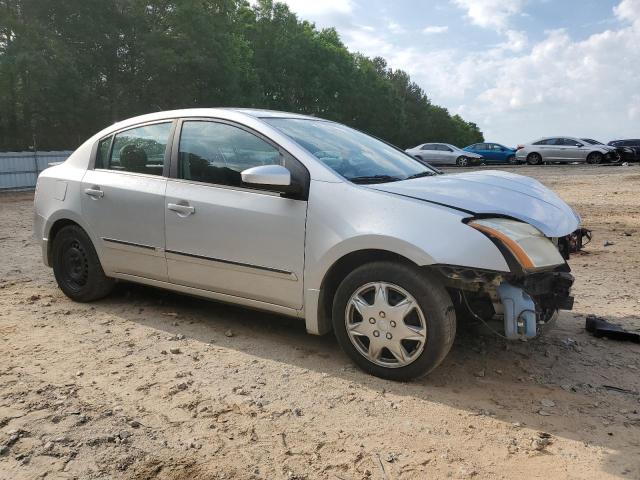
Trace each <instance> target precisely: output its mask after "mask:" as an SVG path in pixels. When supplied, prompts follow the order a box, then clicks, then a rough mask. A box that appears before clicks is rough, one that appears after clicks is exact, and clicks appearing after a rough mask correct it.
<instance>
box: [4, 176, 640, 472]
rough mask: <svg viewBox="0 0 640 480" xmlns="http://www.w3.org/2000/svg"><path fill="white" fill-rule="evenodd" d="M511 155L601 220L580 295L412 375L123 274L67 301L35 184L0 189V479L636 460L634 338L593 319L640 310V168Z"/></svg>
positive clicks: (283, 322) (639, 358) (474, 339)
mask: <svg viewBox="0 0 640 480" xmlns="http://www.w3.org/2000/svg"><path fill="white" fill-rule="evenodd" d="M516 171H517V172H518V173H523V174H526V175H531V176H534V177H536V178H538V179H539V180H541V181H542V182H543V183H544V184H546V185H548V186H549V187H551V188H552V189H554V190H555V191H557V192H559V194H560V195H561V196H562V197H563V198H564V199H565V200H567V201H568V202H569V203H570V204H571V205H573V206H574V207H575V208H576V209H577V210H578V211H579V212H580V213H581V215H582V216H583V219H584V224H585V225H586V226H587V227H589V228H592V229H593V231H594V234H595V238H594V241H593V243H592V244H591V245H589V246H588V247H587V248H586V250H585V251H584V253H582V254H580V255H576V256H574V257H573V258H572V259H571V261H570V265H571V267H572V269H573V271H574V273H575V275H576V277H577V281H576V285H575V289H574V293H575V295H576V303H575V308H574V310H573V311H572V312H564V313H562V314H561V316H560V318H559V321H558V323H557V325H556V326H555V328H554V329H553V330H551V331H550V332H549V333H548V335H547V336H545V337H543V338H540V339H538V340H535V341H530V342H527V343H522V342H515V343H509V342H505V341H503V340H501V339H499V338H497V337H492V336H478V335H477V334H475V333H471V332H470V331H468V330H465V329H464V328H460V329H459V335H458V338H457V339H456V342H455V345H454V347H453V350H452V352H451V353H450V354H449V356H448V357H447V358H446V359H445V361H444V363H443V364H442V365H441V366H440V367H439V368H438V369H437V370H436V371H435V372H434V373H433V374H431V375H430V376H429V377H427V378H423V379H421V380H419V381H416V382H412V383H393V382H389V381H384V380H380V379H377V378H374V377H371V376H368V375H366V374H364V373H362V372H361V371H359V370H357V369H356V368H354V367H353V366H352V364H351V363H350V362H349V360H348V359H347V357H346V356H345V355H344V354H343V353H342V352H341V351H340V350H339V348H338V346H337V344H336V342H335V340H334V338H333V337H332V336H326V337H314V336H310V335H307V334H306V333H305V330H304V326H303V324H302V323H301V322H300V321H296V320H293V319H287V318H283V317H279V316H274V315H269V314H264V313H260V312H255V311H250V310H244V309H240V308H235V307H231V306H227V305H223V304H220V303H214V302H209V301H205V300H199V299H194V298H191V297H187V296H182V295H178V294H174V293H170V292H165V291H160V290H156V289H152V288H147V287H142V286H135V285H130V284H120V285H119V286H118V288H117V289H116V291H115V292H114V293H113V294H112V295H111V296H109V297H108V298H106V299H104V300H102V301H100V302H96V303H93V304H77V303H73V302H71V301H70V300H68V299H67V298H66V297H65V296H64V295H63V294H62V293H61V291H60V290H58V288H57V287H56V284H55V281H54V278H53V274H52V272H51V270H49V269H48V268H45V267H44V266H43V265H42V263H41V260H40V251H39V247H38V246H37V245H36V243H35V242H34V241H33V240H32V238H31V218H32V213H31V201H32V198H31V194H29V193H20V194H6V193H5V194H2V195H0V354H1V356H0V359H1V361H0V479H2V480H19V479H37V478H47V479H49V478H56V479H57V478H61V479H71V478H77V479H111V478H115V479H120V478H122V479H148V478H153V479H167V480H168V479H173V480H177V479H198V480H201V479H223V478H226V479H316V478H317V479H325V478H326V479H334V480H335V479H337V480H348V479H369V478H370V479H385V480H387V479H424V478H430V479H434V478H454V479H457V478H490V479H493V478H496V479H497V478H504V479H512V478H544V479H557V478H572V479H586V478H594V479H596V478H597V479H607V478H629V479H639V478H640V455H639V453H640V395H639V392H640V355H639V354H640V345H638V344H630V343H620V342H615V341H611V340H606V339H595V338H593V337H591V336H590V335H588V334H587V333H586V332H585V331H584V322H585V316H586V315H587V314H597V315H601V316H603V317H605V318H607V319H608V320H610V321H613V322H616V323H619V324H621V325H623V326H625V327H627V328H629V329H633V330H638V329H640V248H639V246H638V244H639V242H640V196H639V195H640V167H638V166H631V167H586V166H585V167H578V166H567V167H538V168H535V167H521V168H518V169H517V170H516ZM605 241H608V242H611V243H613V244H612V245H609V246H604V243H605ZM460 330H462V331H460Z"/></svg>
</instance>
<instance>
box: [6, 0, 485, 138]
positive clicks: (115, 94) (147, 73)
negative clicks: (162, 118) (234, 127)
mask: <svg viewBox="0 0 640 480" xmlns="http://www.w3.org/2000/svg"><path fill="white" fill-rule="evenodd" d="M216 106H250V107H260V108H271V109H277V110H286V111H293V112H300V113H305V114H309V115H316V116H319V117H323V118H328V119H332V120H336V121H340V122H343V123H346V124H348V125H352V126H354V127H355V128H359V129H361V130H364V131H366V132H369V133H372V134H374V135H376V136H379V137H381V138H384V139H385V140H388V141H390V142H392V143H395V144H397V145H399V146H402V147H408V146H413V145H416V144H418V143H422V142H426V141H432V140H440V141H447V142H451V143H456V144H458V145H463V144H468V143H474V142H477V141H481V140H482V133H481V132H480V130H479V129H478V127H477V125H475V124H473V123H467V122H465V121H464V120H463V119H462V118H461V117H459V116H457V115H455V116H451V115H450V114H449V112H447V111H446V110H445V109H443V108H441V107H438V106H435V105H433V104H432V103H431V102H430V101H429V99H428V97H427V96H426V94H425V93H424V92H423V91H422V89H421V88H420V87H419V86H418V85H416V84H415V83H414V82H412V81H411V79H410V78H409V76H408V75H407V74H406V73H405V72H402V71H399V70H392V69H390V68H389V67H388V65H387V63H386V61H385V60H384V59H382V58H374V59H370V58H367V57H365V56H363V55H361V54H358V53H351V52H349V51H348V49H347V48H346V47H345V45H344V44H343V43H342V41H341V40H340V37H339V35H338V33H337V32H336V30H335V29H331V28H329V29H324V30H318V29H317V28H316V27H315V25H314V24H312V23H309V22H306V21H300V20H299V19H298V18H297V17H296V15H295V14H293V13H292V12H291V11H290V10H289V8H288V7H287V6H286V5H285V4H282V3H274V2H273V1H272V0H259V1H258V3H257V4H256V5H254V6H251V5H249V3H248V2H247V1H246V0H0V149H1V150H7V149H16V150H17V149H27V148H30V147H31V146H34V143H35V144H36V146H37V147H38V148H40V149H62V148H74V147H76V146H77V145H79V144H80V143H81V142H82V141H83V139H85V138H87V137H89V136H90V135H91V134H93V133H95V132H96V131H98V130H100V129H101V128H103V127H105V126H107V125H109V124H111V123H113V122H115V121H118V120H121V119H124V118H127V117H130V116H133V115H137V114H142V113H146V112H151V111H157V110H165V109H172V108H185V107H216Z"/></svg>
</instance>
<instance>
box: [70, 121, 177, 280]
mask: <svg viewBox="0 0 640 480" xmlns="http://www.w3.org/2000/svg"><path fill="white" fill-rule="evenodd" d="M173 128H174V122H173V121H163V122H156V123H152V124H146V125H141V126H136V127H133V128H129V129H127V130H124V131H120V132H118V133H116V134H115V135H110V136H108V137H106V138H104V139H102V140H101V141H100V142H99V143H98V147H97V151H96V154H95V160H94V166H93V168H91V169H89V170H87V172H86V174H85V176H84V178H83V180H82V192H83V195H82V215H83V217H84V218H85V219H86V220H87V222H89V225H90V227H91V229H92V231H93V232H94V233H95V236H96V237H98V238H97V240H96V241H97V242H98V245H97V246H98V251H99V252H100V253H101V261H102V266H103V268H104V269H105V270H106V271H107V272H113V273H119V274H128V275H134V276H139V277H144V278H150V279H155V280H165V281H166V279H167V266H166V260H165V257H164V247H165V242H164V194H165V189H166V186H167V178H166V176H165V175H166V174H168V171H169V169H168V166H169V150H170V149H169V148H168V145H169V141H170V140H169V139H170V138H171V132H172V130H173Z"/></svg>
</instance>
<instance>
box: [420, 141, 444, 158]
mask: <svg viewBox="0 0 640 480" xmlns="http://www.w3.org/2000/svg"><path fill="white" fill-rule="evenodd" d="M438 153H439V152H438V151H437V150H436V146H435V145H434V144H432V143H427V144H425V145H423V146H422V148H421V149H420V154H419V156H420V158H422V159H424V160H426V161H427V162H430V163H438Z"/></svg>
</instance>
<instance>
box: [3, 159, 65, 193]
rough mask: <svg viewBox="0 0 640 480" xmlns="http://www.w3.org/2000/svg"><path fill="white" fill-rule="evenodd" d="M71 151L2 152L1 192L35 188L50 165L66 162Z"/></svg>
mask: <svg viewBox="0 0 640 480" xmlns="http://www.w3.org/2000/svg"><path fill="white" fill-rule="evenodd" d="M71 153H73V152H71V151H70V150H65V151H60V152H0V190H13V189H22V188H34V187H35V186H36V180H37V179H38V175H40V172H42V170H44V169H45V168H47V167H48V166H49V164H50V163H54V162H64V161H65V160H66V159H67V158H68V157H69V155H71Z"/></svg>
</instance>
